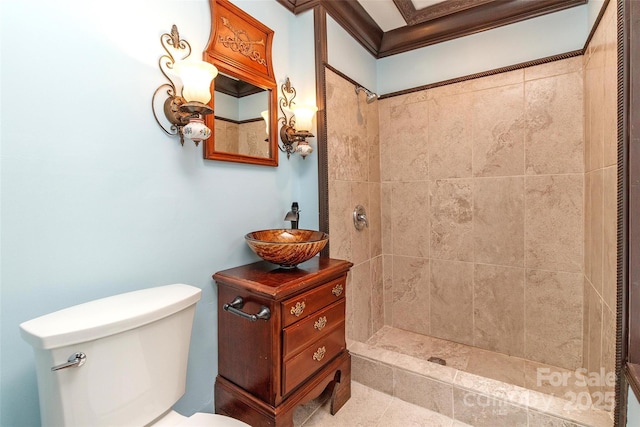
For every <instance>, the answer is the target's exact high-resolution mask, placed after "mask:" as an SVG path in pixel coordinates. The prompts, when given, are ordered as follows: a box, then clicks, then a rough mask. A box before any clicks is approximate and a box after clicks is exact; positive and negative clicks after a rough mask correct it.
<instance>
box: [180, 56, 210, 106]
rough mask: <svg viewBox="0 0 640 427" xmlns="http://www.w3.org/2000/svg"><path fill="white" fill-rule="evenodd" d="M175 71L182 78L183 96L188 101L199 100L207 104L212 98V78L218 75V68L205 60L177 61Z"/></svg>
mask: <svg viewBox="0 0 640 427" xmlns="http://www.w3.org/2000/svg"><path fill="white" fill-rule="evenodd" d="M173 71H174V72H175V73H176V75H177V76H178V77H180V80H182V84H183V87H182V96H183V98H184V99H186V100H187V102H192V101H198V102H202V103H203V104H206V103H207V102H209V100H211V80H213V79H214V78H215V77H216V76H217V75H218V69H217V68H216V67H214V66H213V65H212V64H210V63H208V62H204V61H196V60H191V59H189V60H185V61H177V62H176V63H175V64H174V65H173Z"/></svg>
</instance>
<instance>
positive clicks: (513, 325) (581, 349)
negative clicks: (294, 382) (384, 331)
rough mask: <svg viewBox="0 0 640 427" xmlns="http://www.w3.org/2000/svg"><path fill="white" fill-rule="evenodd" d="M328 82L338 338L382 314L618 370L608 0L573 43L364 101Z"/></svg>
mask: <svg viewBox="0 0 640 427" xmlns="http://www.w3.org/2000/svg"><path fill="white" fill-rule="evenodd" d="M326 87H327V93H326V102H327V104H326V111H327V135H328V141H327V143H328V159H329V162H328V169H329V222H330V229H329V234H330V235H331V248H330V251H331V256H332V257H336V258H343V259H348V260H350V261H352V262H353V263H354V267H353V269H352V273H351V276H350V280H351V282H350V292H349V294H348V306H347V322H348V336H349V338H351V339H352V340H355V341H359V342H366V341H367V340H368V339H369V338H370V337H372V336H373V335H374V334H375V333H376V332H377V331H379V330H380V329H381V328H382V327H383V326H385V325H386V326H390V327H394V328H398V329H402V330H406V331H410V332H416V333H420V334H425V335H429V336H432V337H436V338H441V339H445V340H448V341H453V342H456V343H461V344H467V345H469V346H473V347H476V348H480V349H484V350H490V351H494V352H497V353H500V354H505V355H509V356H515V357H519V358H524V359H527V360H530V361H535V362H540V363H546V364H549V365H553V366H557V367H560V368H564V369H568V370H575V369H578V368H581V367H584V368H587V369H588V370H589V372H599V370H600V368H601V367H603V368H604V369H605V370H606V371H612V370H613V369H614V364H615V360H614V354H615V312H616V307H615V300H616V298H615V296H616V293H615V292H616V291H615V289H616V264H615V262H616V241H615V236H616V167H617V158H616V16H615V2H610V5H609V7H608V9H607V11H606V13H605V15H604V16H603V19H602V20H601V21H600V24H599V26H598V28H597V31H596V32H595V34H594V37H593V38H592V40H591V42H590V44H589V47H588V49H587V50H586V52H585V54H584V55H580V56H574V57H570V58H567V59H562V60H557V61H553V62H548V63H546V64H542V65H537V66H531V67H528V68H524V69H517V70H514V71H508V72H503V73H499V74H493V75H490V76H487V77H482V78H477V79H472V80H466V81H463V82H459V83H455V84H449V85H444V86H439V87H435V88H431V89H427V90H421V91H418V92H413V93H408V94H402V95H398V96H393V97H388V98H385V99H382V100H380V101H377V102H374V103H372V104H367V103H366V101H365V96H364V95H362V94H360V95H359V96H358V95H356V93H355V92H354V85H353V83H352V82H350V81H349V80H348V79H345V78H344V77H343V76H341V75H340V74H339V73H336V72H334V71H332V70H331V69H327V71H326ZM357 204H361V205H363V206H365V207H366V209H367V214H368V217H369V228H368V229H365V230H363V231H361V232H359V231H356V230H355V228H354V227H353V223H352V219H351V212H352V211H353V208H354V207H355V206H356V205H357ZM591 391H592V393H593V392H594V391H612V388H611V387H608V386H602V385H595V386H594V387H593V388H592V390H591Z"/></svg>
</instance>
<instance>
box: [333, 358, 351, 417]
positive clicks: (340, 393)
mask: <svg viewBox="0 0 640 427" xmlns="http://www.w3.org/2000/svg"><path fill="white" fill-rule="evenodd" d="M346 355H347V357H345V359H344V361H343V362H342V363H341V364H340V367H339V368H338V369H339V370H338V372H337V373H336V377H337V378H336V381H335V382H334V384H333V391H332V392H331V408H330V410H331V415H335V414H336V412H338V411H339V410H340V408H342V407H343V406H344V404H345V403H347V400H349V398H351V354H349V352H348V351H347V352H346Z"/></svg>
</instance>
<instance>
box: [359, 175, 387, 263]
mask: <svg viewBox="0 0 640 427" xmlns="http://www.w3.org/2000/svg"><path fill="white" fill-rule="evenodd" d="M354 207H355V206H354ZM365 207H366V210H367V218H368V219H369V227H368V228H367V230H368V232H369V234H370V237H369V239H370V241H369V257H371V258H374V257H377V256H379V255H382V202H381V188H380V183H379V182H369V204H368V205H366V206H365Z"/></svg>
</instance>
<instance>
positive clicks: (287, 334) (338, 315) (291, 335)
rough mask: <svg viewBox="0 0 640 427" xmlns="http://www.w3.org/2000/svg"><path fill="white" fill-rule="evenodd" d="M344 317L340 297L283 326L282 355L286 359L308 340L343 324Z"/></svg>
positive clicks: (343, 306) (313, 339)
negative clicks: (316, 310) (304, 317)
mask: <svg viewBox="0 0 640 427" xmlns="http://www.w3.org/2000/svg"><path fill="white" fill-rule="evenodd" d="M344 317H345V300H344V298H342V299H340V300H339V301H338V302H336V303H333V304H331V305H330V306H329V307H327V308H325V309H322V310H320V311H318V312H316V313H315V314H313V315H312V316H308V317H307V318H306V319H304V320H301V321H299V322H297V323H295V324H293V325H291V326H289V327H288V328H285V329H284V331H282V333H283V343H282V353H283V357H284V358H285V359H288V358H289V357H290V356H291V355H293V354H295V353H296V352H297V351H298V350H300V348H302V347H304V346H305V345H306V344H307V343H309V342H310V341H315V340H317V339H318V338H320V337H322V336H323V335H325V334H327V333H329V332H330V331H332V330H333V329H334V328H335V327H337V326H338V325H340V324H344Z"/></svg>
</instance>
